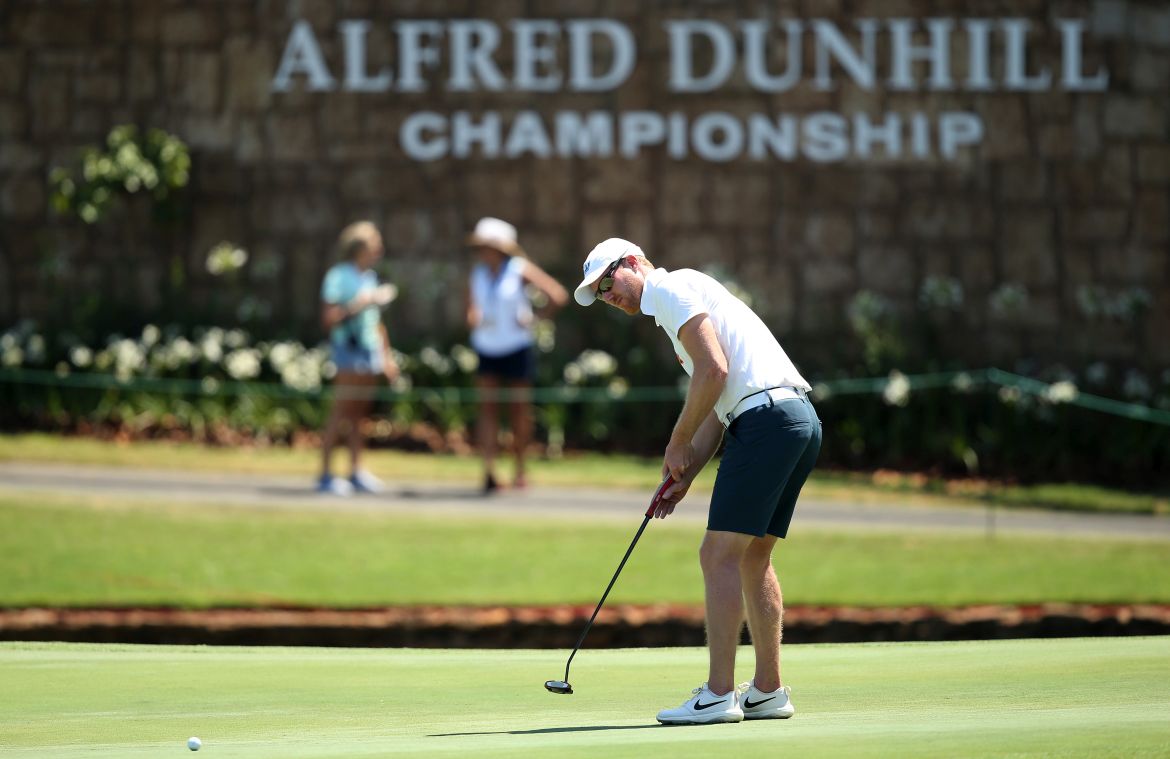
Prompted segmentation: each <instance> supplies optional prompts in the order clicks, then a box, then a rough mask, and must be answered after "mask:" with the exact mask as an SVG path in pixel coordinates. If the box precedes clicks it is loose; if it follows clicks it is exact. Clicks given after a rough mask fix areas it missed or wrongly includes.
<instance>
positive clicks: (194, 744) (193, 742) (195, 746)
mask: <svg viewBox="0 0 1170 759" xmlns="http://www.w3.org/2000/svg"><path fill="white" fill-rule="evenodd" d="M202 746H203V741H201V740H199V739H198V738H196V737H195V736H194V735H192V736H191V737H190V738H188V739H187V748H189V749H191V750H192V751H198V750H199V749H200V748H201V747H202Z"/></svg>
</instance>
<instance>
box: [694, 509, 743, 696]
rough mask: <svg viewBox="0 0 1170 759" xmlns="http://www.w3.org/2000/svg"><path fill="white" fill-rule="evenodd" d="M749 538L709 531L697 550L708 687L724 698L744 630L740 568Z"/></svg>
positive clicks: (733, 678) (732, 682) (733, 670)
mask: <svg viewBox="0 0 1170 759" xmlns="http://www.w3.org/2000/svg"><path fill="white" fill-rule="evenodd" d="M751 540H752V536H751V535H742V534H740V533H738V532H722V531H718V530H708V531H707V534H706V536H704V538H703V545H702V547H701V548H700V549H699V563H700V565H701V566H702V568H703V584H704V586H705V588H706V614H707V649H708V653H709V654H710V671H709V673H708V676H707V687H708V688H710V689H711V692H712V693H715V694H716V695H723V694H724V693H727V692H729V691H730V690H731V689H732V688H734V687H735V648H736V645H737V644H738V643H739V631H740V628H742V627H743V586H742V585H741V584H740V576H739V566H740V562H741V561H742V559H743V554H744V551H745V550H746V549H747V546H748V543H749V542H750V541H751Z"/></svg>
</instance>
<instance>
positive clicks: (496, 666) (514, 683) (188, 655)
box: [0, 638, 1170, 759]
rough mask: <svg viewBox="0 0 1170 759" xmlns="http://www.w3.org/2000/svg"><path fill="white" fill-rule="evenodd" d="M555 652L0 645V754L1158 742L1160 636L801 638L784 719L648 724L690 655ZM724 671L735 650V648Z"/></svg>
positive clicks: (1119, 750) (697, 662)
mask: <svg viewBox="0 0 1170 759" xmlns="http://www.w3.org/2000/svg"><path fill="white" fill-rule="evenodd" d="M565 654H566V652H560V651H491V652H488V651H468V650H459V651H451V650H411V649H396V650H368V649H311V648H299V649H298V648H195V647H159V646H95V645H78V644H41V643H37V644H31V643H0V672H3V679H2V680H0V753H3V755H4V756H5V757H14V758H15V757H21V758H24V757H54V758H55V759H73V758H74V757H119V758H125V757H129V758H133V757H160V756H181V755H187V749H186V746H185V743H186V740H187V737H188V736H192V735H196V736H199V737H200V738H201V739H202V740H203V745H204V748H203V751H202V752H201V753H200V754H199V756H210V757H236V758H239V759H257V758H259V757H265V758H267V757H280V758H281V759H293V758H296V759H309V758H310V757H313V758H320V759H324V758H325V757H337V758H338V759H340V758H342V757H379V756H387V757H391V756H426V757H455V756H460V757H465V756H476V757H479V756H501V757H503V756H541V757H549V756H555V757H557V759H566V758H568V757H587V756H588V757H597V756H606V757H611V756H612V757H628V756H637V757H642V758H645V757H657V756H670V757H672V759H673V758H674V757H691V756H701V757H711V756H736V757H752V756H761V757H764V756H768V757H774V756H800V757H825V756H849V757H869V756H875V757H876V756H881V757H895V756H896V757H952V756H955V757H957V756H962V757H980V756H1009V755H1010V756H1045V757H1052V756H1068V757H1074V756H1075V757H1085V756H1091V757H1106V756H1116V757H1143V756H1167V755H1170V720H1168V716H1167V715H1170V638H1114V639H1101V638H1095V639H1062V640H1044V641H1040V640H1016V641H991V642H986V641H983V642H957V643H917V644H913V643H903V644H860V645H844V644H834V645H802V646H789V647H787V648H786V649H785V653H784V656H785V659H784V667H785V680H786V681H787V682H788V683H789V684H790V685H791V687H792V690H793V696H792V698H793V703H794V704H795V705H796V708H797V713H796V716H795V717H794V718H793V719H791V720H786V721H760V722H745V723H741V724H737V725H714V726H707V727H661V726H659V725H658V724H657V723H656V722H655V719H654V715H655V713H656V712H657V710H658V709H660V708H663V707H667V706H677V705H678V704H679V703H681V702H682V700H683V699H684V698H685V697H687V696H688V695H689V692H690V689H691V688H692V687H694V686H696V685H698V684H699V683H700V682H701V680H702V679H703V677H704V673H705V666H706V655H705V652H704V651H703V650H701V649H693V648H685V649H684V648H676V649H639V650H631V649H623V650H604V651H594V650H589V649H585V650H583V651H582V652H581V654H580V655H578V657H577V658H576V659H575V660H574V669H573V671H572V673H571V678H570V679H571V681H572V683H573V687H574V689H575V690H576V693H575V694H574V695H570V696H560V695H553V694H550V693H548V692H546V691H545V690H544V688H543V685H542V684H543V682H544V681H545V680H547V679H549V678H560V677H562V676H563V674H564V661H565ZM738 672H739V674H740V677H741V678H743V679H746V678H747V677H749V676H750V672H751V650H750V648H743V649H741V651H740V661H739V666H738Z"/></svg>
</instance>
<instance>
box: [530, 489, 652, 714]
mask: <svg viewBox="0 0 1170 759" xmlns="http://www.w3.org/2000/svg"><path fill="white" fill-rule="evenodd" d="M673 484H674V478H673V477H671V476H670V475H669V474H668V475H666V478H665V479H664V480H663V481H662V484H661V485H659V486H658V489H657V490H655V491H654V497H653V498H651V499H650V508H648V509H646V518H645V519H643V520H642V526H641V527H639V528H638V533H637V534H636V535H634V539H633V540H632V541H630V547H629V548H627V549H626V555H625V556H623V557H622V563H621V564H618V568H617V571H616V572H614V573H613V579H612V580H610V581H609V585H608V586H607V587H606V589H605V592H604V593H602V594H601V600H600V601H598V602H597V608H596V609H594V610H593V616H592V617H590V618H589V621H588V622H587V623H586V624H585V629H584V630H582V631H581V637H580V638H577V645H575V646H573V653H571V654H569V660H568V661H567V662H565V679H564V680H547V681H545V683H544V687H545V688H547V689H548V690H549V691H551V692H553V693H572V692H573V686H572V685H569V666H570V665H572V663H573V657H574V656H576V655H577V651H578V650H579V649H580V648H581V644H582V643H583V642H585V636H586V635H588V634H589V628H591V627H593V620H595V619H597V612H599V611H601V605H602V604H604V603H605V599H606V598H608V597H609V591H610V590H612V589H613V584H614V583H615V582H617V578H618V575H620V574H621V573H622V567H624V566H625V565H626V560H627V559H629V558H630V554H631V553H633V552H634V546H636V545H637V544H638V538H640V537H642V532H643V531H644V530H645V529H646V525H647V524H649V523H650V517H652V516H654V510H655V509H657V508H658V504H659V503H661V502H662V496H663V494H664V493H666V491H667V490H668V489H669V488H670V486H671V485H673Z"/></svg>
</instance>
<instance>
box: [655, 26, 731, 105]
mask: <svg viewBox="0 0 1170 759" xmlns="http://www.w3.org/2000/svg"><path fill="white" fill-rule="evenodd" d="M666 32H667V34H668V35H669V36H670V89H671V90H673V91H674V92H710V91H711V90H714V89H718V88H719V86H720V85H722V84H723V83H724V82H726V81H727V78H728V77H729V76H731V72H732V69H733V68H734V67H735V37H733V36H732V34H731V32H730V31H728V29H727V27H725V26H723V25H722V24H720V23H717V22H715V21H697V20H696V21H691V20H688V21H667V22H666ZM696 34H700V35H702V36H703V37H705V38H706V39H707V41H708V42H709V43H710V45H711V49H712V50H713V51H714V55H713V56H712V60H711V68H710V69H709V70H708V71H707V72H706V73H704V74H703V75H702V76H696V75H695V72H694V69H693V68H692V67H693V64H694V58H695V56H694V53H693V52H692V48H691V40H692V39H693V38H694V36H695V35H696Z"/></svg>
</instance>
